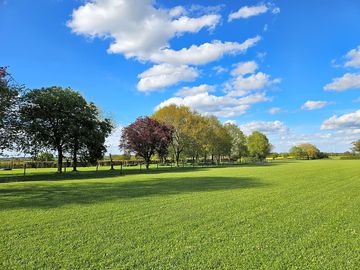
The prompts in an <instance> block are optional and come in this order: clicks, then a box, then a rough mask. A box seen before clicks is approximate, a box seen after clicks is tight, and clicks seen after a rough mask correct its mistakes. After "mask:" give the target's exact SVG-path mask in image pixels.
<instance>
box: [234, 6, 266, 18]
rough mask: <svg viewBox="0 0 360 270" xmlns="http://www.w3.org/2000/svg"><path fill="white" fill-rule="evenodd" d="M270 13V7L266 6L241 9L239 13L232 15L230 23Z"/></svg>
mask: <svg viewBox="0 0 360 270" xmlns="http://www.w3.org/2000/svg"><path fill="white" fill-rule="evenodd" d="M267 11H268V7H267V6H266V5H259V6H250V7H249V6H244V7H242V8H240V9H239V10H238V11H236V12H233V13H230V15H229V18H228V21H229V22H231V21H232V20H235V19H246V18H249V17H252V16H257V15H260V14H263V13H266V12H267Z"/></svg>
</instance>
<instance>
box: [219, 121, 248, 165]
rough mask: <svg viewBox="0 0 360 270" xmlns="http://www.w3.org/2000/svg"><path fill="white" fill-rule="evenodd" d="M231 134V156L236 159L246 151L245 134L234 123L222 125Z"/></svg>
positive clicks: (244, 154) (245, 153)
mask: <svg viewBox="0 0 360 270" xmlns="http://www.w3.org/2000/svg"><path fill="white" fill-rule="evenodd" d="M224 127H225V128H226V130H227V131H228V133H229V134H230V136H231V139H232V142H231V143H232V144H231V156H232V157H234V158H237V159H241V158H242V157H244V156H246V155H247V153H248V150H247V146H246V136H245V135H244V133H243V132H242V131H241V130H240V128H239V127H238V126H236V125H234V124H231V123H227V124H225V126H224Z"/></svg>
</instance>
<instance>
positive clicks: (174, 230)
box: [0, 160, 360, 269]
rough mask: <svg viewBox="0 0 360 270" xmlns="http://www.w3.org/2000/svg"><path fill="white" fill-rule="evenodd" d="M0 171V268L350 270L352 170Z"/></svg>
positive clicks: (357, 222) (295, 165) (357, 263)
mask: <svg viewBox="0 0 360 270" xmlns="http://www.w3.org/2000/svg"><path fill="white" fill-rule="evenodd" d="M93 170H94V168H88V169H82V168H80V172H78V173H66V174H65V175H56V174H55V173H54V169H36V170H35V169H32V170H29V171H28V176H26V177H23V176H22V170H13V171H1V172H0V220H1V222H0V268H1V269H360V235H359V233H360V193H359V191H360V161H358V160H314V161H276V162H271V163H268V164H263V165H241V166H228V167H226V166H224V167H220V168H179V169H177V168H176V169H174V168H173V169H166V168H163V169H158V170H157V169H155V168H152V170H151V171H150V172H149V173H139V172H135V169H133V173H128V174H126V175H121V174H120V172H119V170H115V171H108V170H105V168H104V170H101V171H99V172H95V171H93Z"/></svg>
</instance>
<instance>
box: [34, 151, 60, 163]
mask: <svg viewBox="0 0 360 270" xmlns="http://www.w3.org/2000/svg"><path fill="white" fill-rule="evenodd" d="M34 160H35V161H54V160H55V157H54V155H53V154H51V153H49V152H41V153H40V154H38V155H37V156H35V157H34Z"/></svg>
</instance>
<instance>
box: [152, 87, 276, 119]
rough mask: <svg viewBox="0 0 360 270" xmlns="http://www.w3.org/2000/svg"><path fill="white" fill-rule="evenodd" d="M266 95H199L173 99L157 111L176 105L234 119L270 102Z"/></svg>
mask: <svg viewBox="0 0 360 270" xmlns="http://www.w3.org/2000/svg"><path fill="white" fill-rule="evenodd" d="M268 100H269V98H268V97H267V96H266V95H265V94H264V93H257V94H254V95H249V96H246V97H243V98H234V97H230V96H227V95H226V96H215V95H210V94H209V93H207V92H205V93H199V94H196V95H192V96H185V97H172V98H170V99H168V100H165V101H163V102H162V103H160V104H159V105H158V106H157V107H156V108H155V110H157V109H160V108H162V107H165V106H168V105H171V104H175V105H184V106H188V107H190V108H192V109H194V110H196V111H198V112H200V113H202V114H205V115H216V116H220V117H233V116H238V115H242V114H244V113H246V111H247V110H248V109H249V108H250V105H251V104H254V103H258V102H264V101H268Z"/></svg>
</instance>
